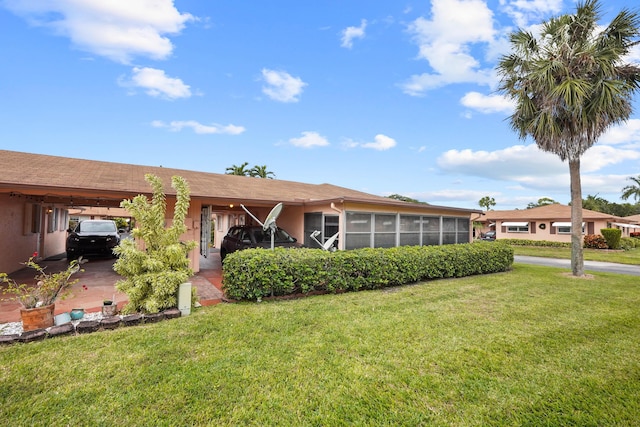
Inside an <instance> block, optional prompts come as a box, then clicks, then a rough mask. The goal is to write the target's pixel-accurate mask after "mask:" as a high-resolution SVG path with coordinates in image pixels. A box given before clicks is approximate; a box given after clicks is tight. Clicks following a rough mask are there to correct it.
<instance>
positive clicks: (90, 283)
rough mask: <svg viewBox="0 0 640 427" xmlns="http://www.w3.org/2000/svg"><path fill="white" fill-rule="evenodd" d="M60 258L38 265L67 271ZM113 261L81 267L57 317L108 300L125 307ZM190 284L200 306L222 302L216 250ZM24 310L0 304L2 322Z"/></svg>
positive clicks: (20, 275)
mask: <svg viewBox="0 0 640 427" xmlns="http://www.w3.org/2000/svg"><path fill="white" fill-rule="evenodd" d="M58 258H60V259H55V260H44V261H41V262H39V265H40V266H42V267H46V271H47V272H56V271H61V270H64V269H65V268H66V267H67V260H66V258H64V256H62V257H58ZM113 262H114V260H113V259H110V258H89V262H87V263H86V264H83V265H82V268H83V269H84V272H82V273H78V274H76V275H75V276H74V277H75V278H77V279H80V281H79V282H78V283H76V284H75V285H74V286H73V288H72V291H73V292H72V295H71V296H70V297H68V298H67V299H65V300H62V301H61V300H58V301H56V308H55V314H60V313H64V312H68V311H71V309H74V308H84V310H85V311H86V312H88V313H90V312H95V311H100V310H101V309H102V301H104V300H105V299H109V300H114V301H115V302H116V303H117V304H118V307H119V308H122V306H123V305H124V304H125V303H126V302H127V296H126V294H124V293H121V292H118V291H117V290H116V288H115V283H116V282H117V281H118V280H120V278H121V277H120V276H119V275H118V274H117V273H116V272H115V271H113ZM34 275H35V274H34V270H33V269H31V268H23V269H22V270H20V271H17V272H15V273H12V274H11V275H10V277H11V278H12V279H14V280H15V281H16V282H18V283H30V282H31V281H33V277H34ZM190 282H191V284H192V286H194V287H195V288H196V290H197V293H198V298H199V301H200V304H202V305H212V304H217V303H218V302H220V301H221V300H222V297H223V293H222V263H221V262H220V255H219V254H218V253H217V251H215V252H214V253H212V254H210V255H209V257H208V258H204V257H203V258H201V259H200V272H198V273H197V274H195V275H194V276H193V277H191V279H190ZM83 285H84V286H86V289H85V288H84V287H83ZM5 287H6V285H0V294H1V292H2V291H3V290H4V288H5ZM3 296H5V295H0V298H2V297H3ZM21 307H22V306H21V305H20V303H19V302H16V301H0V323H8V322H19V321H20V308H21Z"/></svg>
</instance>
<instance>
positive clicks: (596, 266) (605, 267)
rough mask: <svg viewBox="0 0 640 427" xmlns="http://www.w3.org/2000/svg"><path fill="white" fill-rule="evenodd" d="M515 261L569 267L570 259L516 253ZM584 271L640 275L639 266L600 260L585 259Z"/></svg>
mask: <svg viewBox="0 0 640 427" xmlns="http://www.w3.org/2000/svg"><path fill="white" fill-rule="evenodd" d="M514 260H515V262H519V263H522V264H536V265H545V266H547V267H559V268H566V269H568V270H570V269H571V260H568V259H556V258H542V257H534V256H524V255H516V256H515V257H514ZM584 269H585V271H592V272H593V271H596V272H604V273H618V274H629V275H632V276H640V266H638V265H628V264H616V263H613V262H600V261H585V262H584Z"/></svg>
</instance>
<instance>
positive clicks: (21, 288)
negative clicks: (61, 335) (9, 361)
mask: <svg viewBox="0 0 640 427" xmlns="http://www.w3.org/2000/svg"><path fill="white" fill-rule="evenodd" d="M37 256H38V253H37V252H35V253H34V254H33V255H32V256H31V257H30V258H29V260H28V261H27V262H25V263H23V265H25V266H27V267H29V268H32V269H34V270H35V271H36V275H35V277H34V283H32V284H27V283H20V284H18V283H17V282H16V281H15V280H13V279H11V278H9V276H8V275H7V274H6V273H0V283H6V284H7V287H6V289H5V290H4V291H3V293H4V294H9V295H10V296H9V297H6V298H3V299H5V300H15V301H18V302H20V304H22V306H23V308H22V309H21V310H20V317H21V319H22V329H23V330H24V331H31V330H34V329H40V328H47V327H49V326H53V323H54V316H53V311H54V308H55V301H56V300H57V299H58V298H60V299H64V298H66V297H67V296H69V294H70V293H71V287H72V286H73V285H74V284H76V283H77V282H78V279H76V280H71V276H73V275H74V274H76V273H78V272H79V271H83V270H82V269H81V268H80V265H81V264H82V263H83V259H82V257H80V258H78V259H77V260H73V261H71V262H70V263H69V265H68V266H67V268H66V270H63V271H60V272H58V273H47V272H46V271H45V268H46V267H41V266H40V265H39V264H38V263H37V262H36V261H35V258H36V257H37Z"/></svg>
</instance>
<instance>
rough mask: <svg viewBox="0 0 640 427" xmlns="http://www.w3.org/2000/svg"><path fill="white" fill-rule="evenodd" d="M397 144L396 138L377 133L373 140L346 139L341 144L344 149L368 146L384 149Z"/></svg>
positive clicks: (379, 149) (374, 148)
mask: <svg viewBox="0 0 640 427" xmlns="http://www.w3.org/2000/svg"><path fill="white" fill-rule="evenodd" d="M396 145H397V143H396V140H395V139H393V138H390V137H388V136H386V135H382V134H378V135H376V136H375V137H374V138H373V142H357V141H354V140H353V139H350V138H349V139H346V140H344V141H343V143H342V146H343V147H344V148H345V149H351V148H370V149H373V150H378V151H386V150H389V149H391V148H393V147H395V146H396Z"/></svg>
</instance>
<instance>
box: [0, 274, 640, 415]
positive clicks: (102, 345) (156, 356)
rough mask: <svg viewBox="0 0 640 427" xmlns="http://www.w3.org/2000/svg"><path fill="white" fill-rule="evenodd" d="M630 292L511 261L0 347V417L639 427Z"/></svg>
mask: <svg viewBox="0 0 640 427" xmlns="http://www.w3.org/2000/svg"><path fill="white" fill-rule="evenodd" d="M639 286H640V285H639V284H638V281H637V278H635V277H631V276H622V275H614V274H604V273H603V274H597V275H595V277H594V278H592V279H575V278H572V277H570V276H567V275H566V273H563V272H560V271H559V270H558V269H553V268H546V267H538V266H528V265H522V264H515V266H514V269H513V270H512V271H509V272H506V273H499V274H493V275H487V276H478V277H469V278H463V279H452V280H438V281H432V282H427V283H420V284H417V285H412V286H405V287H401V288H392V289H387V290H382V291H369V292H359V293H346V294H340V295H324V296H315V297H310V298H306V299H300V300H291V301H277V302H263V303H244V304H222V305H217V306H213V307H206V308H202V309H199V310H197V311H196V312H194V313H192V315H191V316H188V317H184V318H180V319H175V320H170V321H165V322H161V323H157V324H151V325H144V326H136V327H130V328H121V329H118V330H116V331H106V332H100V333H95V334H91V335H82V336H75V337H66V338H56V339H50V340H46V341H42V342H37V343H31V344H20V345H13V346H7V347H0V420H5V421H4V422H3V424H6V425H11V426H16V425H17V426H20V425H25V426H26V425H29V426H31V425H42V426H50V425H105V426H106V425H147V426H151V425H153V426H155V425H180V426H183V425H220V426H227V425H256V426H257V425H259V426H264V425H295V426H318V425H323V426H334V425H367V426H379V425H407V426H416V425H429V426H431V425H436V426H471V425H473V426H487V425H491V426H517V425H532V426H533V425H535V426H538V425H549V426H559V425H575V426H596V425H620V426H630V425H640V399H639V398H638V396H640V358H638V354H640V316H639V315H638V307H640V289H639Z"/></svg>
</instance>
